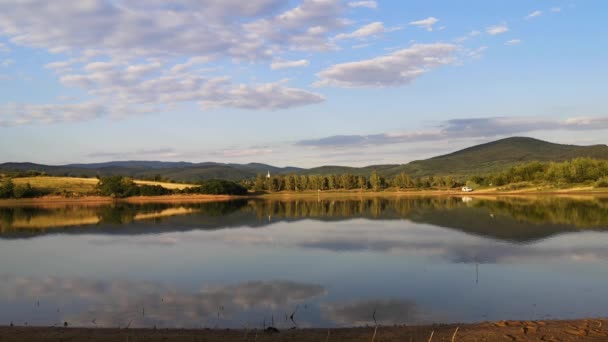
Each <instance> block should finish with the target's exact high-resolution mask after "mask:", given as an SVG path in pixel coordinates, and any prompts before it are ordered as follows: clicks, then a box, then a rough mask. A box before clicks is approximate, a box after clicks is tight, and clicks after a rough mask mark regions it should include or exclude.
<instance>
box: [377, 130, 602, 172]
mask: <svg viewBox="0 0 608 342" xmlns="http://www.w3.org/2000/svg"><path fill="white" fill-rule="evenodd" d="M577 157H589V158H596V159H608V146H606V145H593V146H577V145H562V144H554V143H550V142H547V141H543V140H538V139H534V138H526V137H512V138H506V139H501V140H497V141H493V142H489V143H486V144H481V145H476V146H473V147H469V148H465V149H463V150H460V151H456V152H453V153H449V154H445V155H442V156H437V157H433V158H430V159H426V160H418V161H413V162H410V163H408V164H405V165H403V166H400V167H397V168H394V169H390V170H387V172H388V173H393V174H396V173H398V172H401V171H403V172H406V173H408V174H410V175H413V176H428V175H447V174H451V175H468V174H473V173H475V174H482V173H487V172H494V171H499V170H502V169H505V168H509V167H512V166H514V165H517V164H521V163H526V162H531V161H542V162H548V161H564V160H569V159H574V158H577Z"/></svg>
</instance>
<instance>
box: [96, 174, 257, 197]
mask: <svg viewBox="0 0 608 342" xmlns="http://www.w3.org/2000/svg"><path fill="white" fill-rule="evenodd" d="M97 189H98V191H99V194H100V195H102V196H109V197H115V198H124V197H133V196H162V195H173V194H206V195H246V194H247V189H246V188H245V187H243V186H242V185H240V184H237V183H235V182H231V181H226V180H220V179H212V180H208V181H203V182H201V183H200V184H199V185H198V186H193V187H188V188H185V189H167V188H164V187H162V186H160V185H148V184H142V185H138V184H136V183H135V182H134V181H133V180H132V179H130V178H127V177H122V176H108V177H101V178H100V180H99V184H98V185H97Z"/></svg>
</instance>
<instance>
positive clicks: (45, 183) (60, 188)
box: [13, 176, 196, 195]
mask: <svg viewBox="0 0 608 342" xmlns="http://www.w3.org/2000/svg"><path fill="white" fill-rule="evenodd" d="M13 182H14V183H15V184H26V183H30V185H31V186H33V187H34V188H41V189H47V190H49V191H51V192H64V191H65V192H69V193H76V194H82V195H86V194H92V193H95V187H96V186H97V183H99V180H98V179H97V178H76V177H47V176H40V177H23V178H14V179H13ZM134 182H135V183H136V184H139V185H143V184H146V185H160V186H162V187H163V188H166V189H171V190H173V189H180V190H181V189H185V188H188V187H193V186H196V185H192V184H180V183H166V182H152V181H140V180H135V181H134Z"/></svg>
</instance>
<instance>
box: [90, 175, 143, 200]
mask: <svg viewBox="0 0 608 342" xmlns="http://www.w3.org/2000/svg"><path fill="white" fill-rule="evenodd" d="M97 189H98V190H99V194H100V195H102V196H110V197H115V198H123V197H129V196H136V195H139V189H138V188H137V185H136V184H135V183H134V182H133V181H132V180H130V179H128V178H125V177H122V176H109V177H101V179H100V181H99V184H98V185H97Z"/></svg>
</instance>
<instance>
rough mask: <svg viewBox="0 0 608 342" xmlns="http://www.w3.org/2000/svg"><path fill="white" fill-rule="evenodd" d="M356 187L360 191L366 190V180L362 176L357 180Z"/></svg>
mask: <svg viewBox="0 0 608 342" xmlns="http://www.w3.org/2000/svg"><path fill="white" fill-rule="evenodd" d="M357 185H358V186H359V188H361V191H363V190H364V189H367V180H366V179H365V177H364V176H359V177H358V178H357Z"/></svg>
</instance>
